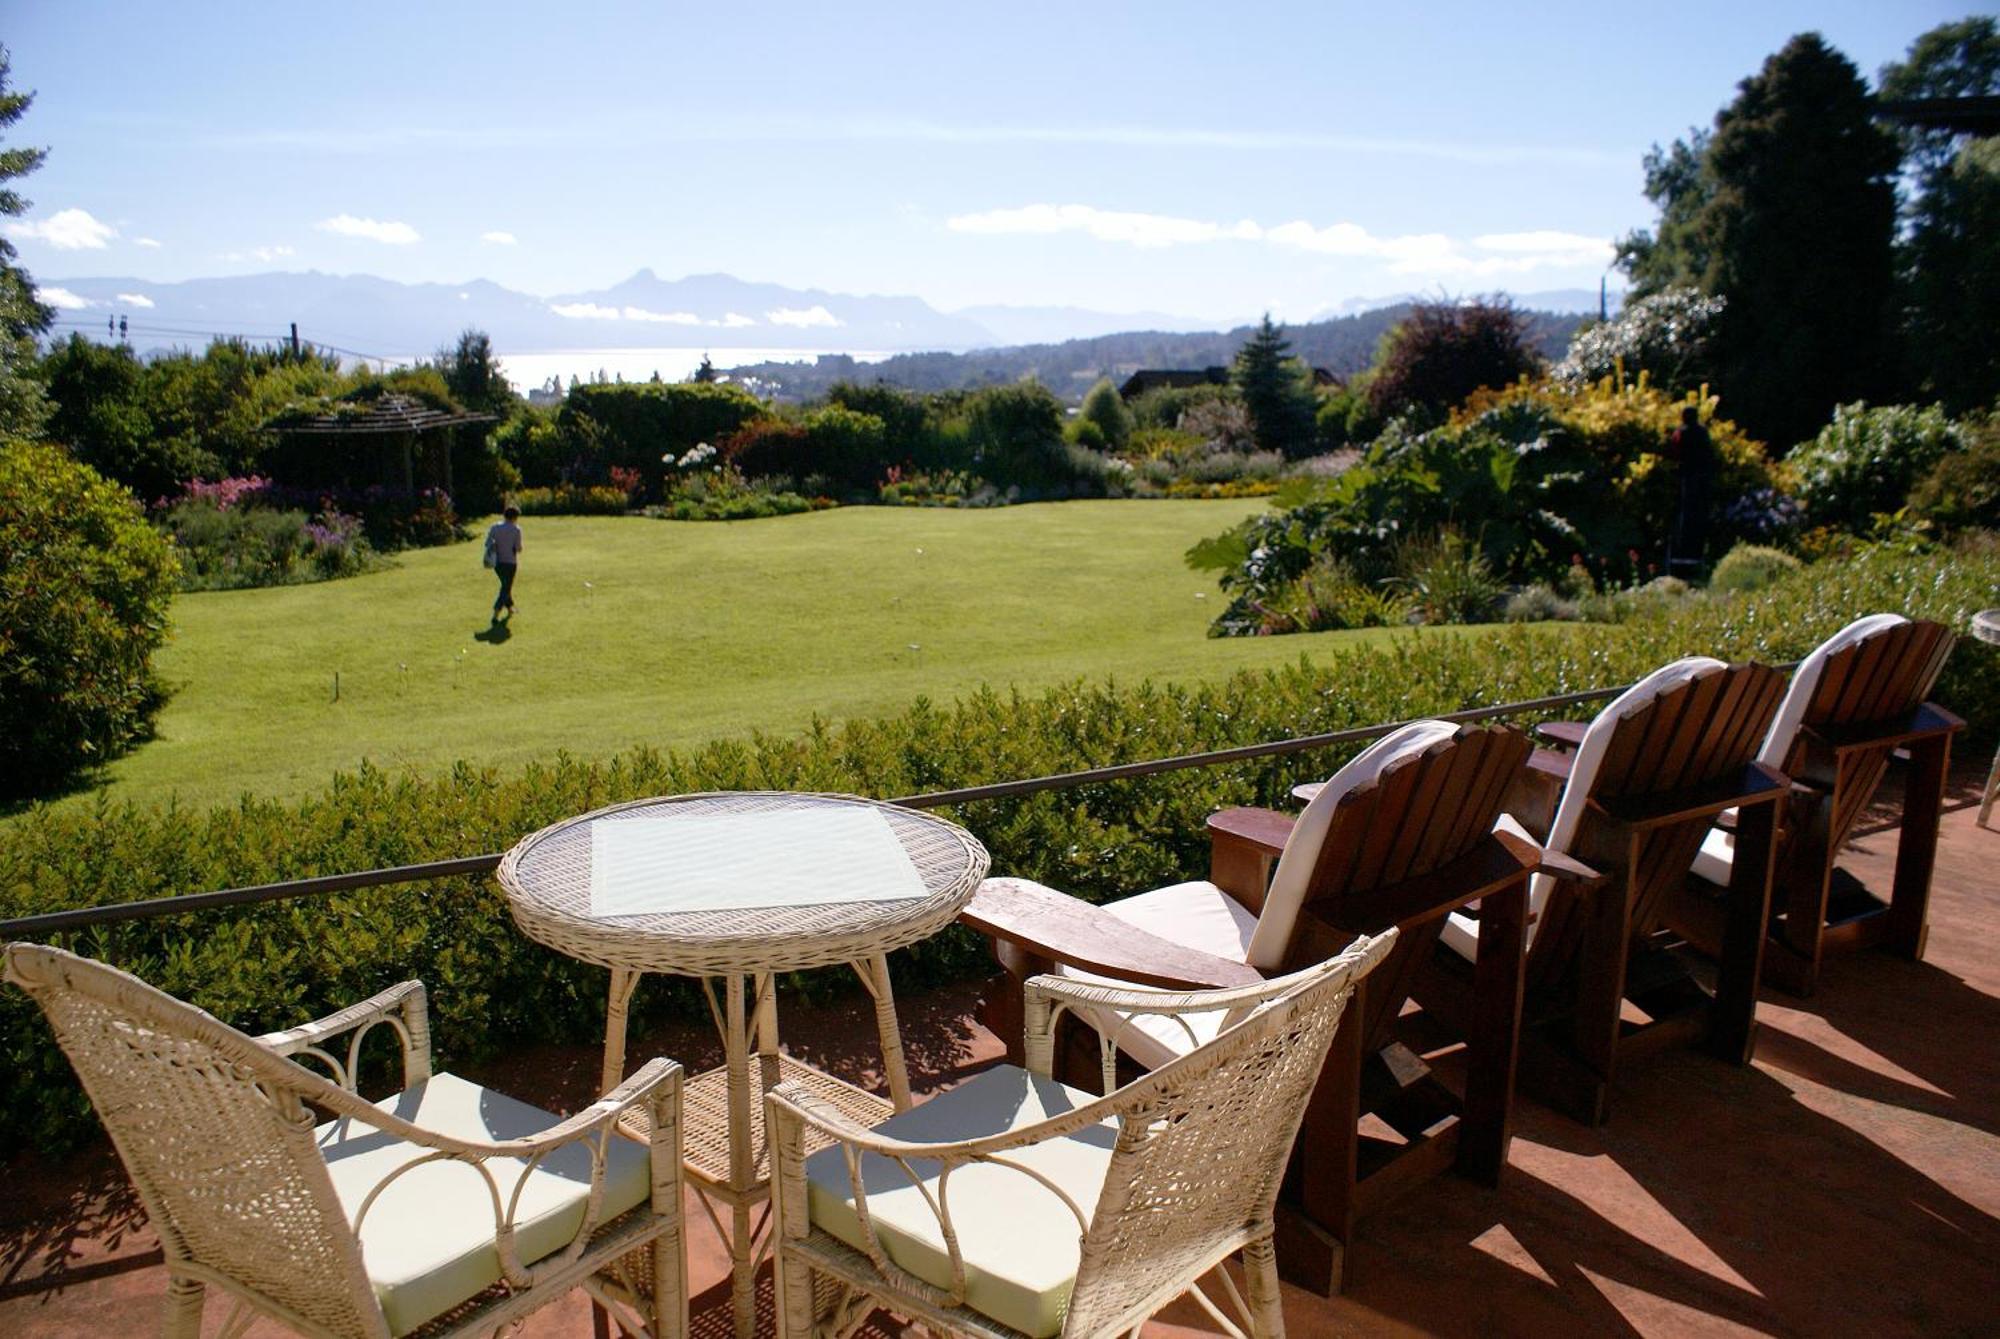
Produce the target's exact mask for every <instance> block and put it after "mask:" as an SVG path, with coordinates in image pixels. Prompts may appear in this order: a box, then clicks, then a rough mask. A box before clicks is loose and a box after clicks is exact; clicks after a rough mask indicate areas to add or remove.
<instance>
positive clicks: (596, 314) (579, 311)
mask: <svg viewBox="0 0 2000 1339" xmlns="http://www.w3.org/2000/svg"><path fill="white" fill-rule="evenodd" d="M549 310H550V311H552V312H554V313H555V314H556V315H558V316H566V317H568V318H569V319H570V320H572V321H615V320H617V319H618V309H617V308H616V307H600V306H598V305H597V304H596V303H595V302H552V303H550V304H549Z"/></svg>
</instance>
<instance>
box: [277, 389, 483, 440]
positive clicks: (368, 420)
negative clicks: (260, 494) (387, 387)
mask: <svg viewBox="0 0 2000 1339" xmlns="http://www.w3.org/2000/svg"><path fill="white" fill-rule="evenodd" d="M496 421H497V420H496V418H495V417H494V415H492V414H470V413H466V412H464V411H463V410H447V409H436V408H433V407H432V406H430V405H428V404H425V403H424V402H423V401H422V400H419V399H417V398H416V397H415V396H411V395H398V394H389V395H383V396H378V397H377V398H376V399H374V400H372V401H361V400H350V401H346V402H344V403H342V404H341V405H340V406H339V407H338V408H337V409H335V410H333V411H332V412H330V413H324V414H315V413H311V412H310V411H307V410H300V409H294V410H289V411H287V412H286V413H283V414H280V415H278V416H277V417H276V418H274V419H272V420H271V421H270V422H268V423H266V424H265V425H264V426H265V427H267V428H270V429H272V430H274V431H277V432H283V433H323V434H338V435H341V436H376V437H380V436H388V435H391V434H395V433H403V432H430V431H432V430H433V429H436V428H455V427H457V426H458V425H459V424H461V423H493V422H496Z"/></svg>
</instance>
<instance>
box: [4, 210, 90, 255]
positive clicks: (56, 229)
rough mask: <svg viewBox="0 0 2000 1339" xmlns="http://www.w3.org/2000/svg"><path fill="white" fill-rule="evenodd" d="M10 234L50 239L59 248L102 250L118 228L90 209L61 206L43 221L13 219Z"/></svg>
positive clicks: (27, 238) (46, 240) (9, 227)
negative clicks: (97, 218) (63, 207)
mask: <svg viewBox="0 0 2000 1339" xmlns="http://www.w3.org/2000/svg"><path fill="white" fill-rule="evenodd" d="M7 235H8V236H10V237H19V238H22V239H24V240H30V241H37V242H47V243H48V244H49V245H50V246H52V247H54V248H55V249H56V250H58V251H102V250H103V249H104V248H105V246H106V245H107V244H108V243H109V242H110V241H111V239H112V238H114V237H116V236H117V235H118V229H116V228H114V227H112V226H111V225H110V224H108V223H100V222H98V221H97V220H96V219H94V218H92V217H91V216H90V211H89V210H87V209H61V210H57V211H56V212H55V213H53V214H51V215H49V216H48V217H47V218H45V219H42V220H41V221H39V222H33V223H10V224H8V225H7Z"/></svg>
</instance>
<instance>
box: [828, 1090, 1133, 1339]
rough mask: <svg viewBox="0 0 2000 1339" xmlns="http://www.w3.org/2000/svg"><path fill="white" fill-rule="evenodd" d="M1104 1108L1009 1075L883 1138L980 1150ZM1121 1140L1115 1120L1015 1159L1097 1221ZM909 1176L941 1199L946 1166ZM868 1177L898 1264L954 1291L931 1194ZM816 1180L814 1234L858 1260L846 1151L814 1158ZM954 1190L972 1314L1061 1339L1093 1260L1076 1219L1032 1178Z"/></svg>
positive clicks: (922, 1111) (988, 1175)
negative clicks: (1084, 1260)
mask: <svg viewBox="0 0 2000 1339" xmlns="http://www.w3.org/2000/svg"><path fill="white" fill-rule="evenodd" d="M1095 1100H1096V1099H1095V1098H1094V1097H1092V1096H1091V1095H1090V1094H1089V1093H1084V1092H1079V1091H1077V1090H1076V1089H1074V1088H1068V1087H1065V1086H1064V1085H1062V1084H1060V1083H1057V1082H1055V1081H1054V1080H1052V1079H1043V1078H1037V1077H1036V1076H1034V1075H1032V1074H1030V1073H1028V1072H1027V1071H1026V1070H1023V1069H1016V1068H1015V1067H1014V1066H1012V1065H1001V1066H999V1067H997V1068H994V1069H990V1070H988V1071H986V1072H985V1073H984V1074H980V1075H978V1076H977V1077H975V1078H972V1079H968V1080H967V1081H966V1082H964V1083H962V1084H960V1085H959V1086H958V1087H956V1088H953V1089H952V1090H951V1091H949V1092H945V1093H940V1094H938V1095H937V1096H936V1097H934V1098H932V1099H931V1100H930V1101H928V1102H926V1103H924V1104H923V1105H922V1106H919V1107H915V1108H912V1109H911V1110H909V1111H906V1112H904V1113H902V1114H901V1115H898V1116H892V1117H890V1118H889V1119H888V1120H886V1121H883V1122H882V1123H881V1124H880V1125H878V1126H876V1127H875V1128H876V1129H877V1130H879V1131H880V1132H881V1133H883V1134H885V1135H891V1136H894V1137H895V1138H897V1139H906V1140H910V1141H912V1142H916V1143H941V1142H948V1141H952V1140H959V1139H974V1138H978V1137H980V1136H983V1135H991V1134H1002V1133H1005V1132H1006V1131H1008V1130H1018V1129H1022V1128H1024V1127H1026V1126H1029V1125H1033V1124H1035V1123H1037V1122H1039V1121H1042V1120H1046V1119H1048V1118H1049V1117H1051V1116H1058V1115H1061V1114H1062V1113H1064V1112H1066V1111H1071V1110H1074V1109H1076V1108H1077V1107H1081V1106H1087V1105H1089V1104H1090V1103H1091V1102H1093V1101H1095ZM1117 1137H1118V1129H1117V1125H1116V1124H1115V1123H1114V1122H1111V1121H1105V1122H1103V1123H1101V1124H1098V1125H1092V1126H1090V1127H1088V1128H1087V1129H1084V1130H1080V1131H1078V1132H1076V1133H1075V1134H1071V1135H1068V1136H1065V1137H1064V1138H1061V1139H1053V1140H1050V1141H1048V1142H1047V1143H1044V1144H1038V1145H1036V1146H1034V1147H1032V1148H1028V1149H1023V1150H1020V1151H1018V1152H1015V1153H1011V1154H1009V1155H1008V1157H1009V1158H1011V1159H1012V1160H1013V1161H1015V1162H1018V1163H1019V1164H1021V1165H1022V1166H1026V1167H1032V1168H1033V1169H1034V1170H1035V1172H1036V1173H1037V1174H1039V1175H1041V1176H1046V1177H1048V1178H1049V1180H1051V1181H1052V1182H1054V1183H1055V1184H1056V1185H1059V1186H1061V1187H1062V1189H1063V1193H1065V1194H1067V1195H1068V1196H1069V1197H1070V1198H1071V1199H1073V1200H1075V1201H1076V1205H1077V1207H1078V1208H1079V1209H1081V1210H1082V1211H1083V1215H1084V1220H1085V1222H1088V1221H1089V1219H1090V1217H1091V1216H1092V1215H1093V1214H1094V1213H1095V1212H1096V1210H1097V1198H1098V1194H1099V1192H1100V1191H1101V1190H1102V1189H1103V1188H1104V1174H1105V1171H1106V1169H1108V1168H1109V1167H1110V1165H1111V1150H1112V1147H1113V1145H1114V1143H1115V1142H1116V1140H1117ZM910 1166H911V1170H912V1171H914V1172H915V1173H916V1174H917V1176H919V1177H920V1178H922V1180H923V1182H924V1185H925V1189H926V1190H928V1191H929V1193H930V1195H931V1196H932V1198H933V1199H935V1198H936V1197H937V1196H938V1194H939V1189H940V1187H939V1185H938V1179H939V1178H938V1164H937V1163H935V1162H932V1161H928V1160H913V1161H912V1162H911V1164H910ZM861 1175H862V1184H863V1185H864V1187H866V1190H867V1195H868V1216H869V1221H870V1222H871V1223H872V1224H873V1226H874V1229H875V1235H876V1239H877V1240H878V1241H879V1242H881V1244H882V1249H883V1251H884V1252H885V1253H886V1254H887V1255H888V1257H889V1259H890V1260H892V1261H894V1262H895V1263H896V1265H897V1266H898V1267H900V1268H902V1269H905V1270H907V1271H909V1272H910V1273H912V1274H914V1275H916V1276H917V1277H918V1278H920V1279H922V1280H924V1281H925V1282H926V1283H929V1284H932V1285H934V1286H936V1287H939V1288H949V1287H951V1256H950V1254H949V1253H948V1252H947V1251H946V1249H945V1245H944V1235H943V1233H942V1231H941V1230H940V1229H939V1226H938V1221H937V1216H936V1215H935V1214H934V1213H932V1211H931V1209H930V1206H929V1204H928V1203H927V1202H926V1201H925V1198H924V1192H923V1191H920V1190H919V1189H918V1188H917V1187H916V1186H915V1185H914V1184H912V1182H911V1180H910V1178H909V1177H908V1176H907V1175H905V1174H904V1172H903V1170H902V1168H901V1167H899V1166H898V1165H897V1164H896V1163H894V1162H891V1161H890V1160H889V1159H887V1158H882V1157H877V1156H875V1155H874V1154H868V1155H867V1156H865V1157H863V1158H862V1160H861ZM806 1181H807V1191H806V1195H807V1205H808V1212H809V1213H810V1215H811V1218H812V1222H813V1225H814V1226H815V1227H818V1228H820V1229H821V1230H823V1231H825V1232H826V1233H827V1234H828V1235H829V1236H832V1237H835V1238H837V1239H838V1240H840V1241H843V1242H845V1243H847V1244H848V1245H849V1246H852V1247H854V1248H855V1249H856V1250H864V1249H866V1248H865V1247H864V1246H863V1240H862V1234H861V1223H860V1219H859V1218H857V1217H856V1216H855V1212H854V1191H853V1186H852V1184H851V1182H850V1181H849V1179H848V1175H847V1162H846V1158H845V1155H844V1154H843V1153H842V1152H841V1150H840V1149H839V1147H837V1146H836V1147H833V1148H825V1149H821V1150H820V1151H819V1152H817V1153H815V1154H813V1155H812V1156H811V1157H809V1158H807V1159H806ZM947 1185H948V1197H947V1199H946V1201H945V1202H946V1203H947V1204H948V1205H949V1206H950V1209H951V1215H952V1227H953V1228H954V1230H955V1231H956V1232H957V1235H958V1244H959V1251H960V1254H961V1256H962V1258H963V1259H964V1261H965V1281H966V1298H965V1300H966V1305H967V1306H969V1307H971V1308H972V1309H973V1310H975V1311H978V1312H979V1313H981V1314H982V1315H985V1316H990V1317H992V1318H993V1319H994V1320H997V1321H999V1322H1000V1323H1001V1324H1003V1325H1010V1326H1012V1327H1013V1328H1014V1329H1016V1330H1019V1331H1021V1332H1022V1333H1024V1334H1029V1335H1034V1336H1038V1339H1040V1337H1043V1336H1048V1335H1053V1334H1056V1333H1059V1332H1060V1331H1061V1329H1062V1324H1063V1315H1064V1312H1065V1311H1067V1310H1068V1307H1069V1296H1070V1292H1071V1290H1072V1289H1073V1288H1074V1287H1075V1284H1076V1268H1077V1262H1078V1260H1079V1259H1080V1258H1081V1255H1082V1249H1083V1228H1082V1227H1081V1226H1079V1225H1078V1223H1077V1220H1076V1215H1074V1214H1072V1213H1071V1212H1070V1211H1069V1208H1068V1207H1067V1206H1066V1205H1064V1204H1063V1202H1062V1201H1061V1200H1060V1199H1059V1198H1057V1197H1056V1196H1055V1195H1054V1194H1053V1193H1051V1192H1050V1191H1049V1189H1048V1188H1047V1187H1046V1186H1043V1185H1041V1184H1039V1183H1038V1182H1037V1181H1036V1180H1035V1179H1034V1178H1033V1177H1029V1176H1024V1175H1022V1174H1021V1173H1020V1172H1018V1171H1011V1170H1009V1169H1007V1168H1004V1167H998V1166H993V1165H990V1164H984V1163H979V1164H971V1165H968V1166H965V1167H961V1168H959V1169H958V1170H957V1171H955V1172H953V1173H952V1175H951V1178H950V1180H949V1182H948V1183H947Z"/></svg>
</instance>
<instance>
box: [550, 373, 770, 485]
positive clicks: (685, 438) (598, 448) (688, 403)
mask: <svg viewBox="0 0 2000 1339" xmlns="http://www.w3.org/2000/svg"><path fill="white" fill-rule="evenodd" d="M764 412H765V410H764V406H763V405H762V404H761V403H759V402H758V400H757V399H756V397H755V396H753V395H751V394H750V393H749V392H748V391H746V390H744V389H743V388H742V387H740V386H732V385H728V384H726V383H721V382H682V383H671V382H658V381H642V382H629V383H628V382H601V383H598V384H596V385H591V386H576V387H573V388H571V390H570V393H569V394H568V395H567V396H566V397H564V399H563V404H562V408H561V409H560V410H559V411H558V412H557V414H556V423H557V426H558V428H559V429H560V430H561V432H562V433H563V435H564V436H565V437H566V438H567V439H568V441H569V444H570V448H571V459H572V466H571V469H572V473H573V474H574V475H575V476H576V477H575V478H573V479H572V480H571V481H572V482H578V483H604V482H607V481H608V480H609V478H610V471H611V467H612V466H614V465H617V466H623V467H624V468H626V469H637V470H640V471H642V472H643V473H644V474H645V476H646V477H647V478H648V479H656V478H658V477H659V475H660V458H661V457H662V456H664V455H676V456H678V455H680V454H682V453H683V452H685V451H687V450H689V449H690V448H692V447H693V446H694V445H695V444H696V443H697V442H719V441H721V440H722V439H723V438H724V437H727V436H728V435H729V434H730V433H732V432H735V431H736V430H737V429H738V428H741V427H742V426H743V425H744V424H746V423H748V422H750V421H751V420H752V419H755V418H759V417H762V416H763V414H764Z"/></svg>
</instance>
